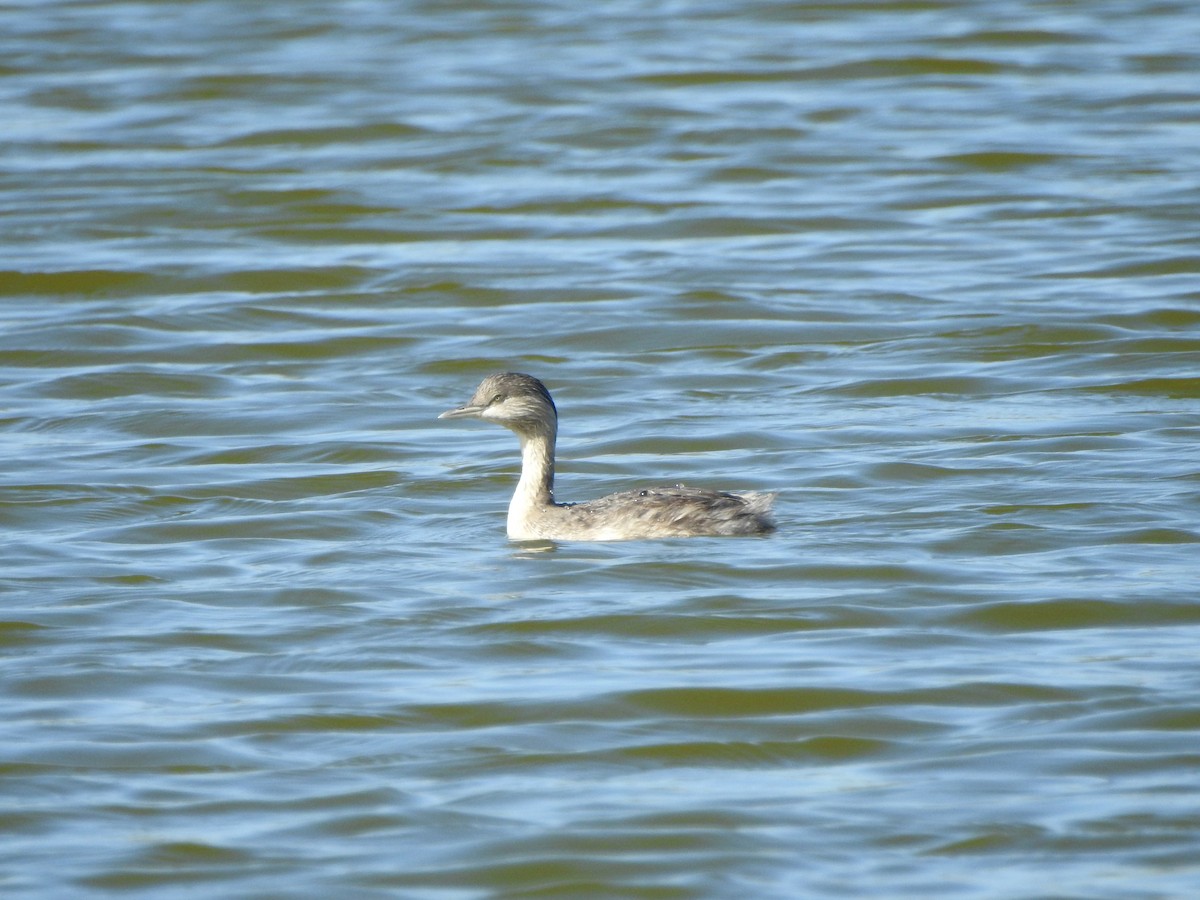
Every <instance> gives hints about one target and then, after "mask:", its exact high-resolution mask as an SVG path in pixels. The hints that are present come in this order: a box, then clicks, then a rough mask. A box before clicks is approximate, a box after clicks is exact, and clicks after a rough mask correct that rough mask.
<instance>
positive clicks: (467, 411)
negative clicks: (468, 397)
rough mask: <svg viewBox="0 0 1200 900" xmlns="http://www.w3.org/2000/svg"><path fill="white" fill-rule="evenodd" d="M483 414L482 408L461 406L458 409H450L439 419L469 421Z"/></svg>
mask: <svg viewBox="0 0 1200 900" xmlns="http://www.w3.org/2000/svg"><path fill="white" fill-rule="evenodd" d="M481 412H483V407H482V406H460V407H459V408H458V409H448V410H446V411H445V412H444V413H442V414H441V415H440V416H438V418H439V419H469V418H474V417H478V415H479V414H480V413H481Z"/></svg>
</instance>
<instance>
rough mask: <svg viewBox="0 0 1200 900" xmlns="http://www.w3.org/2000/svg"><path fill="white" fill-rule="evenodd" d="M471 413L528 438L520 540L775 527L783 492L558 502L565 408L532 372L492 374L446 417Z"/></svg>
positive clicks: (680, 491) (641, 493)
mask: <svg viewBox="0 0 1200 900" xmlns="http://www.w3.org/2000/svg"><path fill="white" fill-rule="evenodd" d="M467 417H470V418H476V419H485V420H487V421H489V422H495V423H497V424H498V425H503V426H504V427H505V428H508V429H510V430H511V431H513V432H515V433H516V435H517V437H518V438H519V439H520V441H521V479H520V481H518V482H517V490H516V493H514V494H513V498H512V502H511V503H510V504H509V507H508V536H509V537H510V538H511V539H513V540H517V541H529V540H539V539H540V540H561V541H622V540H632V539H637V538H665V537H690V536H700V535H735V534H737V535H740V534H766V533H767V532H770V531H774V530H775V524H774V522H772V521H771V503H772V502H773V501H774V500H775V494H761V493H736V494H726V493H722V492H720V491H706V490H701V489H700V488H689V487H684V486H683V485H676V486H675V487H656V488H646V489H645V490H633V491H622V492H621V493H619V494H610V495H608V496H607V497H601V498H600V499H598V500H589V501H587V502H586V503H555V502H554V441H555V438H556V437H557V435H558V411H557V410H556V409H555V406H554V401H553V400H552V399H551V398H550V392H549V391H548V390H546V386H545V385H544V384H542V383H541V382H540V381H538V380H537V379H536V378H534V377H533V376H532V375H521V374H519V373H516V372H501V373H499V374H497V375H489V376H488V377H487V378H485V379H483V382H482V383H481V384H480V385H479V387H478V388H476V390H475V394H474V396H473V397H471V399H470V401H469V402H468V403H467V405H466V406H460V407H458V408H457V409H450V410H447V411H446V412H444V413H442V414H441V415H440V416H438V418H439V419H460V418H467Z"/></svg>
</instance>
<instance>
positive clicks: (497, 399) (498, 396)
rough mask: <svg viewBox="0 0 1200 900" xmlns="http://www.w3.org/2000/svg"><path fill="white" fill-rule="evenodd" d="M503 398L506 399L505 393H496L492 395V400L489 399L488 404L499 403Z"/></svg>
mask: <svg viewBox="0 0 1200 900" xmlns="http://www.w3.org/2000/svg"><path fill="white" fill-rule="evenodd" d="M503 399H504V395H503V394H496V395H494V396H493V397H492V399H491V400H489V401H488V406H495V405H496V404H497V403H499V402H500V401H501V400H503Z"/></svg>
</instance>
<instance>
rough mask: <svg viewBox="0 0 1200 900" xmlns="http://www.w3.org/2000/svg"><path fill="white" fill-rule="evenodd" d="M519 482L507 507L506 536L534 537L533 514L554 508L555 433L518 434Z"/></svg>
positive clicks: (515, 537)
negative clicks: (519, 451) (532, 527)
mask: <svg viewBox="0 0 1200 900" xmlns="http://www.w3.org/2000/svg"><path fill="white" fill-rule="evenodd" d="M517 436H518V437H519V438H520V439H521V480H520V481H518V482H517V490H516V492H515V493H514V494H513V498H512V502H511V503H509V504H508V536H509V537H510V538H514V539H516V540H521V539H523V538H530V537H537V535H536V534H534V533H533V532H532V531H531V530H530V529H531V526H532V522H533V518H534V514H535V513H536V512H537V511H538V510H540V509H544V508H545V507H547V506H552V505H553V504H554V432H553V431H550V432H548V433H546V432H540V433H521V432H518V434H517Z"/></svg>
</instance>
